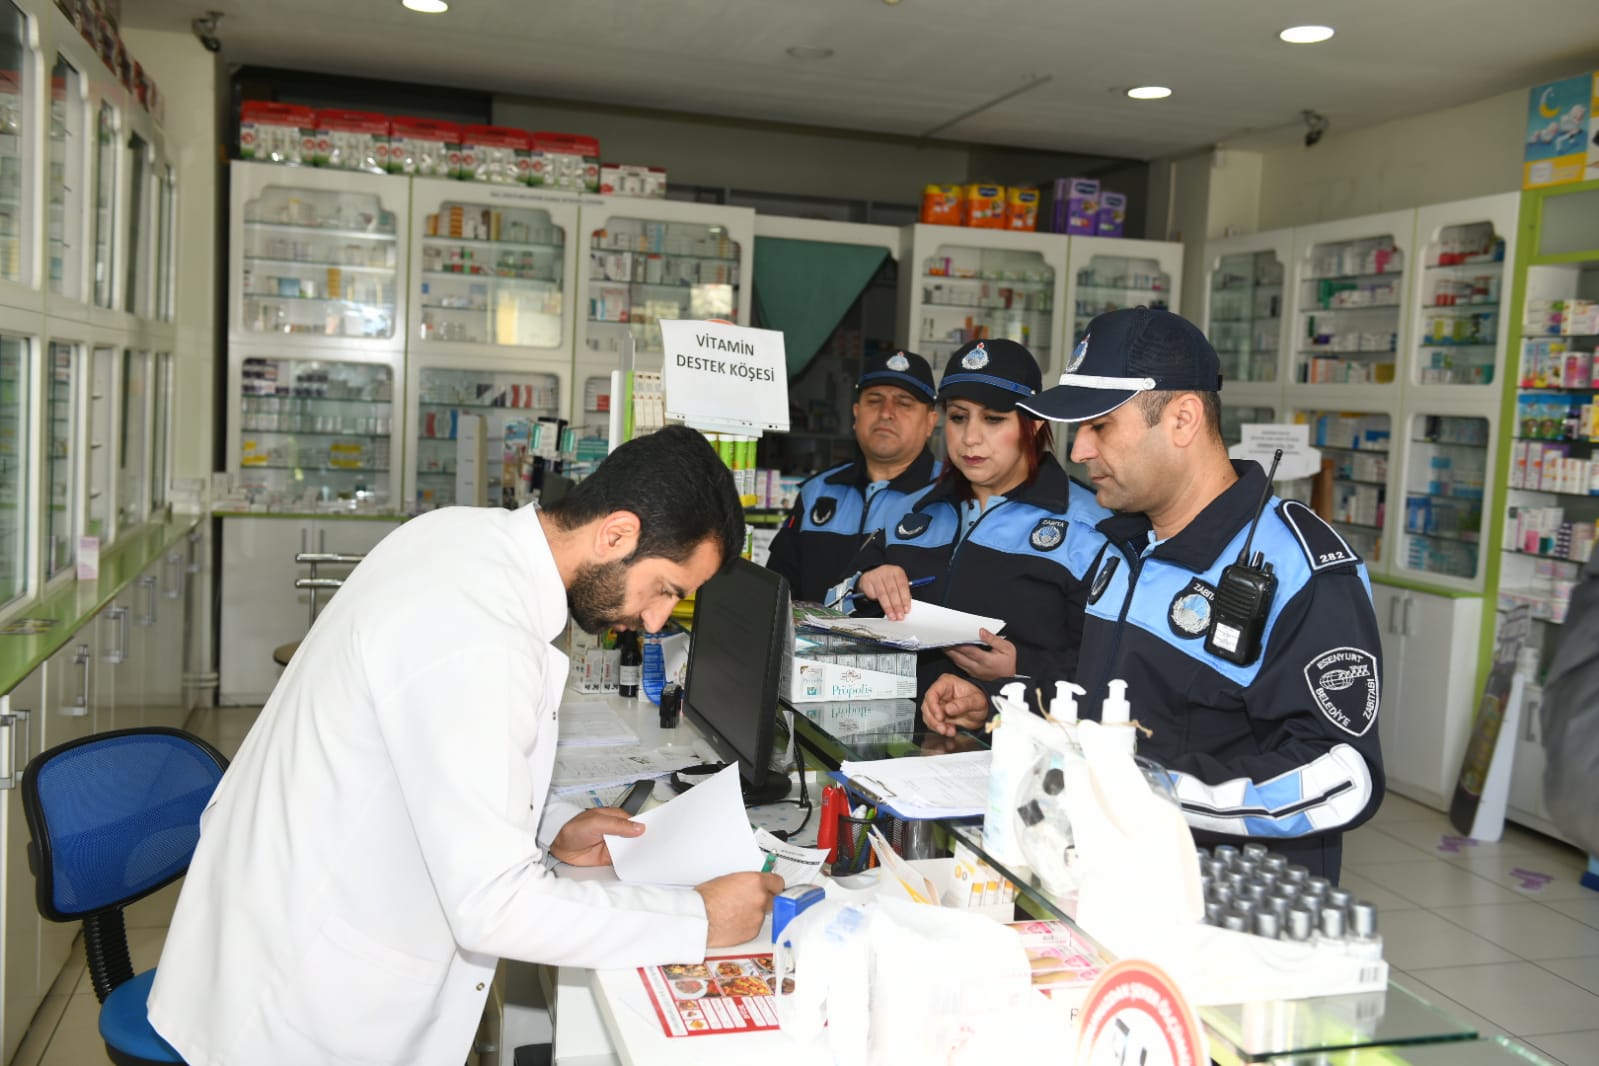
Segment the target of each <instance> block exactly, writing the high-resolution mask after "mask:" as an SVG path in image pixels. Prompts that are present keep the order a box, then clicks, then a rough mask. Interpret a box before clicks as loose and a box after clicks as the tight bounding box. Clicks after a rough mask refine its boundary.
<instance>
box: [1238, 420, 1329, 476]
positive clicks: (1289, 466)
mask: <svg viewBox="0 0 1599 1066" xmlns="http://www.w3.org/2000/svg"><path fill="white" fill-rule="evenodd" d="M1242 429H1243V440H1242V441H1241V442H1240V443H1238V444H1235V445H1233V446H1232V447H1231V448H1229V449H1228V450H1227V454H1228V455H1230V456H1232V457H1233V458H1234V459H1253V460H1255V461H1256V462H1257V463H1259V464H1260V465H1261V468H1262V469H1264V470H1270V469H1271V458H1272V454H1273V453H1274V452H1276V450H1277V449H1278V448H1281V449H1282V450H1283V461H1282V462H1281V463H1280V464H1278V467H1277V480H1278V481H1292V480H1293V479H1295V478H1301V477H1311V476H1313V475H1315V474H1319V473H1321V451H1320V450H1319V449H1316V448H1312V447H1311V446H1310V427H1309V426H1307V425H1291V424H1287V423H1278V422H1254V423H1245V424H1244V425H1243V427H1242Z"/></svg>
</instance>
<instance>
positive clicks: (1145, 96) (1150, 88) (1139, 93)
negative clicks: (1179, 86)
mask: <svg viewBox="0 0 1599 1066" xmlns="http://www.w3.org/2000/svg"><path fill="white" fill-rule="evenodd" d="M1127 95H1128V96H1131V97H1132V98H1133V99H1134V100H1164V99H1166V97H1168V96H1170V95H1171V90H1170V89H1168V88H1166V86H1164V85H1140V86H1138V88H1136V89H1128V90H1127Z"/></svg>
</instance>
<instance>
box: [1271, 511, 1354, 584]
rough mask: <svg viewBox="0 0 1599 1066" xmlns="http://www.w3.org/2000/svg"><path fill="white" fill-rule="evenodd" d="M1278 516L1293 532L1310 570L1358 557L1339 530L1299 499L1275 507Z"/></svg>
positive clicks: (1352, 561) (1346, 562)
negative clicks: (1339, 533) (1308, 562)
mask: <svg viewBox="0 0 1599 1066" xmlns="http://www.w3.org/2000/svg"><path fill="white" fill-rule="evenodd" d="M1277 516H1278V517H1279V518H1281V519H1282V520H1283V522H1284V523H1285V524H1286V525H1287V526H1288V528H1289V529H1290V530H1292V531H1293V534H1294V539H1295V540H1297V541H1299V547H1300V548H1301V549H1303V550H1304V553H1305V558H1306V559H1308V560H1309V561H1310V569H1311V570H1312V571H1322V570H1330V569H1332V568H1333V567H1335V566H1353V565H1354V564H1356V563H1358V562H1360V556H1358V555H1356V554H1355V549H1353V548H1351V547H1350V546H1349V542H1348V541H1346V540H1344V538H1343V537H1341V536H1339V535H1338V531H1337V530H1335V529H1333V527H1332V526H1329V525H1328V524H1327V523H1326V522H1324V521H1322V519H1321V516H1320V515H1318V514H1317V513H1316V512H1315V511H1312V510H1311V509H1310V508H1309V507H1306V506H1305V505H1304V504H1302V503H1300V502H1299V501H1298V500H1285V501H1284V502H1283V504H1282V506H1281V507H1279V508H1277Z"/></svg>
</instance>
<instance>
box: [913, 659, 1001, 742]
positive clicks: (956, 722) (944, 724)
mask: <svg viewBox="0 0 1599 1066" xmlns="http://www.w3.org/2000/svg"><path fill="white" fill-rule="evenodd" d="M922 721H924V722H926V723H927V728H929V729H931V730H932V731H933V732H935V733H942V734H943V735H944V736H946V737H952V736H954V735H955V731H956V730H957V729H976V728H978V727H979V726H981V725H982V724H983V723H984V722H986V721H988V694H987V693H985V692H984V691H983V690H982V689H980V688H978V687H977V686H976V685H974V684H972V683H971V682H970V681H968V680H966V679H965V678H964V677H960V676H957V675H956V674H944V675H943V676H942V677H940V678H939V679H938V680H937V681H934V682H933V683H932V685H930V686H929V687H928V689H927V695H925V696H923V697H922Z"/></svg>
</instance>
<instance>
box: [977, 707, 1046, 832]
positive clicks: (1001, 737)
mask: <svg viewBox="0 0 1599 1066" xmlns="http://www.w3.org/2000/svg"><path fill="white" fill-rule="evenodd" d="M1026 692H1027V686H1026V685H1025V684H1023V683H1022V682H1020V681H1012V682H1011V683H1010V684H1008V685H1006V686H1005V687H1004V688H1002V689H1000V694H999V695H998V696H997V697H995V699H994V705H995V707H996V708H997V709H998V710H999V717H998V718H997V719H996V720H995V721H994V722H992V723H991V727H992V731H991V732H990V733H989V747H990V748H991V749H992V752H993V754H992V762H991V763H990V767H989V771H988V809H987V810H986V811H985V812H984V813H983V845H984V847H985V848H987V849H988V851H989V853H990V854H991V855H992V856H993V857H994V858H995V859H997V860H999V861H1000V862H1021V861H1023V856H1022V852H1021V847H1020V845H1019V844H1018V843H1017V841H1016V814H1015V810H1016V792H1017V790H1018V789H1019V788H1020V787H1021V783H1022V778H1023V777H1024V776H1025V775H1026V773H1027V771H1028V768H1029V767H1031V766H1032V763H1033V741H1032V730H1031V729H1029V728H1028V726H1029V725H1030V724H1031V723H1029V722H1027V719H1029V718H1031V717H1032V715H1031V713H1030V712H1029V711H1028V710H1027V703H1026ZM1040 724H1042V723H1040Z"/></svg>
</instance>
